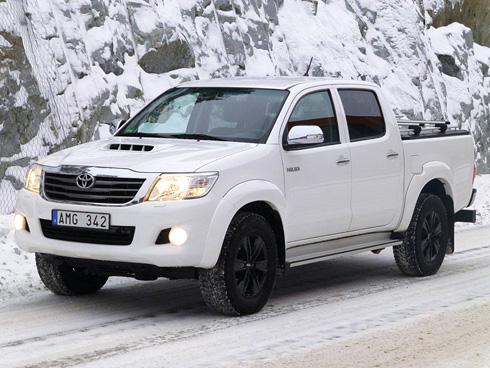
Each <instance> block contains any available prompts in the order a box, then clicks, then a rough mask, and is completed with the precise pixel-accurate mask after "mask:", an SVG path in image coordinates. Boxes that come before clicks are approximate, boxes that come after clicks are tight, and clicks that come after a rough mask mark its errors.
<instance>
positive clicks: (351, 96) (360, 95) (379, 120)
mask: <svg viewBox="0 0 490 368" xmlns="http://www.w3.org/2000/svg"><path fill="white" fill-rule="evenodd" d="M339 95H340V99H341V100H342V104H343V106H344V111H345V115H346V118H347V126H348V128H349V136H350V140H351V141H356V140H357V141H359V140H364V139H372V138H379V137H382V136H383V135H384V134H385V132H386V126H385V120H384V118H383V113H382V112H381V107H380V106H379V102H378V98H377V97H376V94H375V93H374V92H373V91H364V90H349V89H344V90H339Z"/></svg>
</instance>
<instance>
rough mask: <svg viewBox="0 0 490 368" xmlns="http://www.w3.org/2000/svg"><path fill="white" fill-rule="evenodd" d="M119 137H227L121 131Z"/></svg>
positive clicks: (211, 139) (200, 138)
mask: <svg viewBox="0 0 490 368" xmlns="http://www.w3.org/2000/svg"><path fill="white" fill-rule="evenodd" d="M118 137H138V138H177V139H197V140H203V141H204V140H208V141H224V140H225V139H223V138H219V137H215V136H214V135H207V134H188V133H179V134H174V133H172V134H163V133H139V132H135V133H121V134H118Z"/></svg>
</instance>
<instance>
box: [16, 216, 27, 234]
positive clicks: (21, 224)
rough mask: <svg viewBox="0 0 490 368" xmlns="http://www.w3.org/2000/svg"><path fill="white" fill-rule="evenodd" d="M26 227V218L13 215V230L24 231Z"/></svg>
mask: <svg viewBox="0 0 490 368" xmlns="http://www.w3.org/2000/svg"><path fill="white" fill-rule="evenodd" d="M26 225H27V221H26V218H25V217H24V216H22V215H19V214H17V215H15V217H14V228H15V230H17V231H21V230H25V229H26V227H27V226H26Z"/></svg>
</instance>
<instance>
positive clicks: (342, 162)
mask: <svg viewBox="0 0 490 368" xmlns="http://www.w3.org/2000/svg"><path fill="white" fill-rule="evenodd" d="M349 162H350V159H348V158H347V157H344V156H340V157H339V158H338V159H337V165H347V164H348V163H349Z"/></svg>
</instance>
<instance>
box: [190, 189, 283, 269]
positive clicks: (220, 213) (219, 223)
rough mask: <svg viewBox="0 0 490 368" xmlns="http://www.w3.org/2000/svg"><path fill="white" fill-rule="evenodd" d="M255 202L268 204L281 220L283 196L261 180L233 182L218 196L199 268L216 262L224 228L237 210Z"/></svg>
mask: <svg viewBox="0 0 490 368" xmlns="http://www.w3.org/2000/svg"><path fill="white" fill-rule="evenodd" d="M257 201H263V202H266V203H268V204H269V205H270V206H271V207H272V208H274V210H276V211H278V212H279V214H280V216H281V219H283V221H284V219H285V218H286V217H285V211H286V199H285V198H284V194H283V193H282V191H281V190H280V189H279V188H278V187H277V186H276V185H274V184H272V183H271V182H268V181H265V180H250V181H246V182H243V183H241V184H238V185H236V186H235V187H233V188H232V189H230V190H229V191H228V192H227V193H226V194H225V195H224V196H223V198H221V200H220V202H219V204H218V206H217V208H216V210H215V212H214V215H213V218H212V220H211V225H210V227H209V231H208V235H207V238H206V241H205V247H204V252H203V256H202V259H201V262H200V266H201V267H202V268H212V267H214V265H215V264H216V262H217V261H218V257H219V255H220V252H221V247H222V245H223V240H224V238H225V235H226V231H227V230H228V227H229V225H230V223H231V220H232V219H233V217H234V216H235V214H236V213H237V212H238V210H240V208H242V207H243V206H245V205H247V204H249V203H252V202H257ZM284 226H286V224H284Z"/></svg>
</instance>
